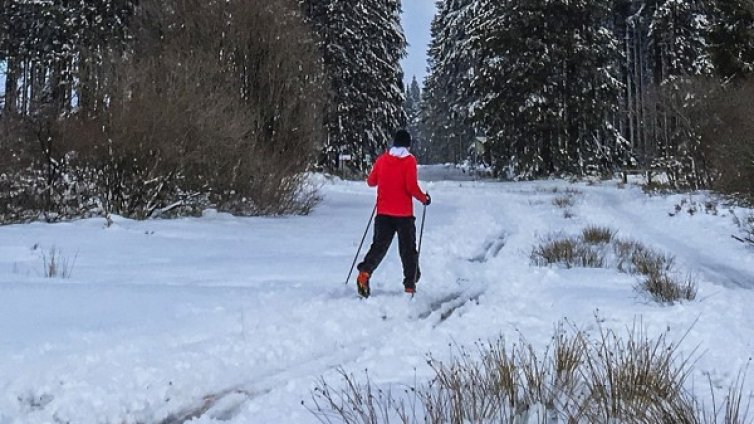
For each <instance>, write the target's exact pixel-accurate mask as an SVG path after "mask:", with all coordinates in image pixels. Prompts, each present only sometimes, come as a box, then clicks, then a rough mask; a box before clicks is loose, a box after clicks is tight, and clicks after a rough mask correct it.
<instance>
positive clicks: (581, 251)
mask: <svg viewBox="0 0 754 424" xmlns="http://www.w3.org/2000/svg"><path fill="white" fill-rule="evenodd" d="M529 257H530V259H531V261H532V263H533V264H535V265H538V266H548V265H555V264H559V265H563V266H565V267H566V268H574V267H583V268H601V267H603V266H605V257H604V255H603V254H602V253H601V251H600V250H598V249H596V248H595V247H594V246H592V245H590V244H588V243H585V242H584V241H583V240H582V239H580V238H578V237H569V236H565V235H562V234H554V235H550V236H548V237H545V238H543V239H542V240H541V242H540V244H539V245H537V246H535V247H534V248H533V249H532V252H531V254H530V255H529Z"/></svg>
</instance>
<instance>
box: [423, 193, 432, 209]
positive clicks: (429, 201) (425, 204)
mask: <svg viewBox="0 0 754 424" xmlns="http://www.w3.org/2000/svg"><path fill="white" fill-rule="evenodd" d="M424 195H425V196H427V201H426V202H424V206H429V205H431V204H432V197H431V196H430V195H429V193H424Z"/></svg>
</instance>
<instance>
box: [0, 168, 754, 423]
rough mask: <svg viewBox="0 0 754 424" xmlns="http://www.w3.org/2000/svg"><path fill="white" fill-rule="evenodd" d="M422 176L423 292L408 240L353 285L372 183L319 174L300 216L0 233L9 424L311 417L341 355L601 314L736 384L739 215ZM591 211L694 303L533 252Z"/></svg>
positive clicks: (0, 353) (409, 372)
mask: <svg viewBox="0 0 754 424" xmlns="http://www.w3.org/2000/svg"><path fill="white" fill-rule="evenodd" d="M424 171H425V172H426V173H427V174H426V175H429V176H430V179H431V180H432V181H431V182H425V183H424V186H425V188H428V189H429V191H430V192H431V193H432V197H433V204H432V205H431V206H430V207H429V208H428V210H427V220H426V231H425V235H424V245H423V250H422V258H421V264H422V272H423V277H422V281H421V282H420V283H419V286H418V288H419V294H418V296H417V297H416V299H414V301H413V302H409V301H407V299H406V297H405V295H404V294H403V293H402V286H401V277H402V274H401V268H400V262H399V259H398V255H397V252H396V250H397V247H395V248H394V249H393V250H392V251H391V253H390V254H389V255H388V257H387V258H386V260H385V262H384V263H383V265H382V266H381V267H380V268H379V270H378V271H377V272H376V274H375V276H374V277H373V297H372V298H370V299H368V300H366V301H362V300H359V299H357V298H356V295H355V288H354V286H353V282H349V285H347V286H346V285H345V284H344V281H345V278H346V275H347V273H348V267H349V266H350V264H351V261H352V259H353V255H354V253H355V250H356V248H357V246H358V242H359V239H360V237H361V234H362V232H363V231H364V227H365V225H366V223H367V218H368V217H369V213H370V212H371V208H372V205H373V202H374V192H373V191H372V190H371V189H369V188H367V187H366V186H365V185H364V184H361V183H354V182H342V181H329V180H326V181H325V183H324V186H323V188H322V193H323V195H324V201H323V202H322V204H321V205H320V206H319V207H318V208H317V209H316V210H315V212H314V213H313V214H311V215H310V216H306V217H286V218H234V217H231V216H228V215H225V214H218V213H208V214H206V215H205V216H204V217H202V218H195V219H179V220H172V221H159V220H158V221H145V222H136V221H130V220H124V219H116V220H115V223H114V224H113V225H112V226H111V227H109V228H107V227H106V225H105V221H104V220H102V219H91V220H84V221H78V222H72V223H62V224H55V225H48V224H43V223H35V224H30V225H13V226H5V227H0V424H10V423H14V424H15V423H23V424H33V423H76V424H80V423H119V424H120V423H165V424H167V423H174V422H183V421H186V420H188V419H190V418H195V419H194V421H192V422H196V423H219V422H229V423H296V424H302V423H304V424H306V423H315V422H317V421H316V418H315V417H313V416H312V415H310V414H309V412H308V411H307V410H306V409H305V407H304V406H302V405H301V401H302V400H304V401H306V400H308V399H309V398H310V390H311V389H312V387H314V384H315V383H316V380H317V378H318V377H320V376H324V377H325V378H327V379H328V381H330V382H332V383H337V382H338V379H337V378H336V371H335V370H336V368H337V367H339V366H341V367H343V368H344V369H345V370H347V371H351V372H354V373H356V375H359V373H362V372H363V370H365V369H369V375H370V378H371V379H372V380H373V381H375V382H377V383H380V384H383V383H384V384H390V383H396V384H402V383H405V384H412V383H413V382H414V381H415V380H422V379H423V378H425V377H428V376H430V375H431V370H430V369H428V367H427V365H426V361H425V359H426V354H427V353H428V352H432V353H433V355H434V356H435V357H438V358H443V357H446V356H448V355H449V354H450V352H449V350H450V349H448V344H449V343H451V342H455V343H458V344H461V345H466V344H471V343H473V342H475V341H477V340H479V339H482V340H486V339H489V338H495V337H497V336H499V335H501V334H502V335H506V336H508V337H510V338H517V337H518V334H519V332H520V333H522V334H524V335H525V337H526V338H527V339H528V340H529V341H530V342H531V343H533V344H534V345H536V346H541V347H544V346H545V345H546V344H547V343H548V341H549V339H550V337H551V335H552V331H553V328H554V326H555V324H556V323H557V322H558V321H559V320H561V319H562V318H564V317H567V318H568V319H569V320H570V321H572V322H574V323H575V324H576V325H578V326H579V327H583V328H585V329H590V328H594V327H595V325H596V324H595V322H596V320H595V315H596V316H598V317H599V319H600V321H601V322H603V325H606V326H608V327H611V328H615V329H618V330H621V329H624V328H626V327H627V326H631V325H632V324H633V323H634V322H635V321H636V320H637V319H641V320H642V322H643V323H644V325H646V326H647V329H648V332H649V333H650V334H657V333H660V332H662V331H665V330H667V329H668V328H669V329H670V333H671V335H673V336H674V337H678V338H680V337H681V336H682V335H683V334H685V333H686V332H687V331H689V329H690V332H689V334H688V336H687V337H686V340H685V342H684V345H683V346H684V347H683V348H682V351H684V352H688V353H691V352H692V351H693V350H694V349H696V348H698V350H697V352H700V354H701V355H700V357H699V359H698V361H697V363H696V367H695V371H694V375H693V376H692V377H693V380H694V381H696V382H698V383H699V384H698V385H699V386H700V387H705V386H706V384H707V377H706V374H707V373H708V374H709V375H710V376H711V377H712V380H713V382H715V383H716V384H720V385H725V384H728V383H730V382H732V381H733V380H734V379H735V377H736V376H737V374H738V373H739V371H740V370H741V369H742V368H743V367H745V366H746V365H747V364H748V363H749V362H750V361H751V357H752V356H753V355H754V325H752V319H753V318H754V308H752V305H754V291H753V290H752V288H754V251H753V250H752V249H750V248H747V247H745V246H744V245H743V244H741V243H738V242H737V241H735V240H733V239H732V238H731V237H730V235H731V234H734V233H735V232H736V227H735V225H734V224H733V221H732V218H731V216H730V212H729V211H727V210H724V209H721V210H720V211H719V213H718V215H711V214H706V213H703V212H702V213H697V214H694V215H693V216H692V215H690V214H688V213H686V212H684V211H682V213H680V214H678V215H677V216H674V217H671V216H670V215H669V213H670V212H674V211H675V205H677V204H680V203H681V202H682V201H683V200H684V199H686V200H688V198H689V195H673V196H666V197H659V196H657V197H648V196H646V195H644V194H643V193H642V192H641V190H640V189H639V188H637V187H632V186H629V187H627V188H625V189H620V188H618V187H617V184H616V183H614V182H606V183H601V184H597V185H587V184H575V185H574V184H569V183H567V182H563V181H544V182H530V183H495V182H474V181H448V180H446V181H441V180H442V179H443V178H445V177H447V173H446V172H445V171H443V170H442V169H437V168H431V169H425V170H424ZM443 175H445V177H443ZM459 179H464V178H463V176H461V178H459ZM567 189H576V190H578V193H576V194H574V198H575V200H576V204H575V206H574V207H573V208H572V212H573V215H574V216H573V217H572V218H570V219H568V218H565V217H564V216H563V210H562V209H559V208H557V207H556V206H554V205H553V203H552V200H553V199H554V198H555V197H558V196H563V195H564V193H565V191H566V190H567ZM555 190H557V192H555ZM692 197H693V198H696V199H703V195H694V196H692ZM418 207H419V206H418V205H417V208H418ZM588 224H604V225H609V226H611V227H613V228H615V229H617V230H619V235H620V236H621V237H631V238H635V239H638V240H640V241H642V242H645V243H646V244H647V245H649V246H652V247H655V248H658V249H662V250H665V251H668V252H671V253H673V254H675V255H676V257H677V261H676V262H677V264H678V268H679V269H682V270H685V271H687V272H689V273H693V275H694V276H695V277H696V279H697V280H698V281H699V297H698V300H697V301H694V302H690V303H683V304H677V305H673V306H660V305H657V304H655V303H652V302H650V301H648V300H647V299H645V298H643V297H642V296H640V295H638V294H637V293H636V292H635V291H634V289H633V287H634V285H635V283H636V282H637V281H638V280H637V278H638V277H634V276H630V275H627V274H621V273H618V272H617V271H616V270H613V269H588V270H587V269H570V270H568V269H561V268H557V267H555V268H539V267H534V266H531V265H530V260H529V253H530V251H531V249H532V247H533V246H534V244H535V243H536V242H537V241H538V240H539V238H540V237H541V236H545V235H547V234H550V233H552V232H564V233H576V232H578V231H579V230H580V229H581V228H583V227H584V226H586V225H588ZM53 248H55V249H58V250H59V251H60V252H62V254H63V255H64V256H65V257H67V258H68V259H69V260H70V261H71V262H73V261H74V259H75V264H74V265H73V266H72V267H71V268H72V276H71V278H69V279H47V278H43V277H42V274H43V254H45V253H47V254H48V255H49V251H50V249H53ZM362 254H363V252H362ZM362 375H363V374H362ZM749 380H751V378H750V379H749ZM752 388H754V385H752V384H751V382H749V383H747V389H748V390H750V389H752Z"/></svg>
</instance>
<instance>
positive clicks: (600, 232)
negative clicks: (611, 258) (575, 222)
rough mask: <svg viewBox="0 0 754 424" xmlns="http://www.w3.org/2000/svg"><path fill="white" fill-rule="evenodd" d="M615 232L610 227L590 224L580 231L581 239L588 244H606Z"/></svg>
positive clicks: (611, 239) (610, 240)
mask: <svg viewBox="0 0 754 424" xmlns="http://www.w3.org/2000/svg"><path fill="white" fill-rule="evenodd" d="M616 233H617V231H615V230H613V229H612V228H610V227H600V226H597V225H590V226H588V227H586V228H584V229H583V230H582V231H581V239H582V240H584V242H586V243H588V244H608V243H610V242H612V241H613V238H614V237H615V234H616Z"/></svg>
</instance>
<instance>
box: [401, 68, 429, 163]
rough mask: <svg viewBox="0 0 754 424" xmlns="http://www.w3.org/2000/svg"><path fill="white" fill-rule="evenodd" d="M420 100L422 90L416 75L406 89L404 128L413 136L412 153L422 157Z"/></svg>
mask: <svg viewBox="0 0 754 424" xmlns="http://www.w3.org/2000/svg"><path fill="white" fill-rule="evenodd" d="M421 102H422V90H421V87H419V82H418V81H417V80H416V76H414V77H413V79H412V80H411V84H410V85H409V87H408V89H407V90H406V103H405V107H404V108H405V111H406V118H407V121H406V122H407V124H406V128H407V129H408V131H409V133H411V135H412V136H413V138H414V154H415V155H417V157H419V156H421V159H424V156H425V155H424V148H425V146H424V143H423V138H424V137H423V135H422V133H421V125H420V124H421V122H420V120H421V119H420V118H421Z"/></svg>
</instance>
